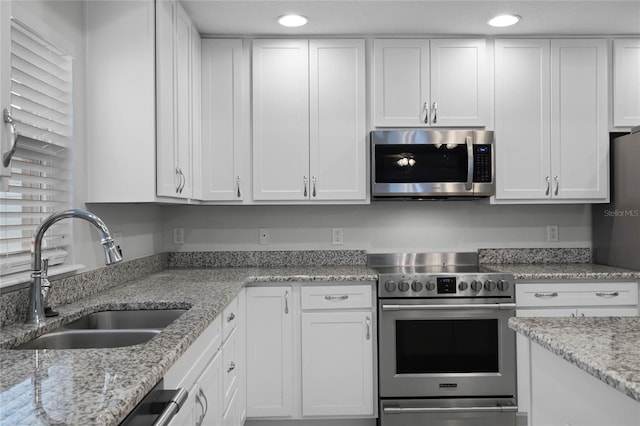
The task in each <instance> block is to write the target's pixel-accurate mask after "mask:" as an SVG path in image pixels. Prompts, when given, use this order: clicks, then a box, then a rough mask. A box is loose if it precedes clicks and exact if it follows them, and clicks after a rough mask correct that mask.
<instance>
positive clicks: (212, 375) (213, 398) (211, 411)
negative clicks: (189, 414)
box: [194, 352, 224, 425]
mask: <svg viewBox="0 0 640 426" xmlns="http://www.w3.org/2000/svg"><path fill="white" fill-rule="evenodd" d="M222 361H223V359H222V354H221V353H220V352H218V354H217V355H216V356H215V357H214V358H213V359H212V360H211V362H210V363H209V365H208V366H207V367H206V369H205V370H204V372H203V373H202V376H200V379H199V380H198V386H197V391H196V395H195V396H194V398H195V410H194V418H195V424H196V425H198V424H200V425H219V424H220V423H221V421H222V413H223V409H224V405H223V404H222V401H223V397H222V383H223V375H224V372H223V369H222V367H223V364H222Z"/></svg>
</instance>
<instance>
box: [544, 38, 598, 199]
mask: <svg viewBox="0 0 640 426" xmlns="http://www.w3.org/2000/svg"><path fill="white" fill-rule="evenodd" d="M607 84H608V80H607V42H606V40H599V39H595V40H590V39H583V40H569V39H563V40H552V41H551V175H552V185H553V188H552V190H551V194H552V197H553V198H559V199H565V200H566V199H582V200H586V199H589V200H601V201H606V200H608V197H609V157H608V152H609V149H608V148H609V133H608V125H607V117H608V113H607V111H608V109H607V105H608V98H607Z"/></svg>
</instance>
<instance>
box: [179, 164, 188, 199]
mask: <svg viewBox="0 0 640 426" xmlns="http://www.w3.org/2000/svg"><path fill="white" fill-rule="evenodd" d="M180 175H181V176H182V186H181V187H180V193H181V194H182V190H183V189H184V187H185V186H187V177H186V176H185V175H184V173H183V172H182V168H180Z"/></svg>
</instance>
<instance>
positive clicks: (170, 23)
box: [156, 0, 194, 198]
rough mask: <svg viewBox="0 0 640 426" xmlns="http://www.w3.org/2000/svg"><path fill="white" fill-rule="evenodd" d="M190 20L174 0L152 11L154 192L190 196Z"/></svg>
mask: <svg viewBox="0 0 640 426" xmlns="http://www.w3.org/2000/svg"><path fill="white" fill-rule="evenodd" d="M192 37H193V33H192V25H191V20H190V18H189V16H188V15H187V13H186V12H185V11H184V9H183V8H182V6H181V5H179V4H178V3H177V2H174V1H169V0H162V1H158V2H157V10H156V86H157V87H156V98H157V101H156V102H157V154H156V155H157V164H156V175H157V189H156V191H157V194H158V195H159V196H167V197H177V198H191V197H192V194H193V190H192V173H193V166H192V140H193V125H194V123H193V111H194V105H193V94H192V89H193V78H194V75H193V74H192V70H193V63H192V60H193V59H194V58H193V52H192Z"/></svg>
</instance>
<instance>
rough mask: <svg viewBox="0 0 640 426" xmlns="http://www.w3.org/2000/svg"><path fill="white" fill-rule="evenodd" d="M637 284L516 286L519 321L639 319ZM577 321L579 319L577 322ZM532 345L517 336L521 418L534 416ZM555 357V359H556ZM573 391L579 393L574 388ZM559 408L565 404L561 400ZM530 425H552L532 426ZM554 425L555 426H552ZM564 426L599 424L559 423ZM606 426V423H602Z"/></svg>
mask: <svg viewBox="0 0 640 426" xmlns="http://www.w3.org/2000/svg"><path fill="white" fill-rule="evenodd" d="M637 315H638V283H637V282H598V281H589V282H584V281H568V282H549V281H539V282H517V283H516V316H518V317H576V318H577V317H595V316H637ZM577 320H578V319H577ZM532 350H533V345H531V342H530V341H529V339H528V338H526V337H524V336H522V335H520V334H518V335H517V336H516V351H517V365H518V370H517V371H518V373H517V374H518V410H519V412H520V413H521V415H527V414H530V413H531V409H532V407H533V400H532V389H533V386H534V383H533V378H534V377H535V376H536V375H537V373H534V371H533V370H532V362H531V351H532ZM553 356H555V355H553ZM572 389H573V390H575V389H580V388H579V387H572ZM556 404H557V405H558V406H562V404H563V402H562V401H561V400H560V399H558V401H556ZM528 424H529V425H534V424H540V425H542V424H549V425H551V424H552V423H532V422H531V416H529V419H528ZM553 424H555V423H553ZM558 424H561V425H562V426H565V425H567V424H569V425H586V424H598V423H597V422H596V423H580V422H578V423H558ZM603 424H605V423H603Z"/></svg>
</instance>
